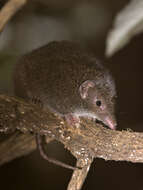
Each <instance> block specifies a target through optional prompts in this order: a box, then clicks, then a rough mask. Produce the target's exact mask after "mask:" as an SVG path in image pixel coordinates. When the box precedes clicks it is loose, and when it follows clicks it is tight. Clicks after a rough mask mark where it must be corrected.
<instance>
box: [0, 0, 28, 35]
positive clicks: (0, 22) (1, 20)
mask: <svg viewBox="0 0 143 190" xmlns="http://www.w3.org/2000/svg"><path fill="white" fill-rule="evenodd" d="M26 2H27V0H9V1H8V2H7V3H6V4H5V5H4V7H3V8H2V9H1V11H0V32H2V30H3V29H4V27H5V25H6V24H7V22H8V21H9V20H10V18H11V17H12V16H13V15H14V14H15V13H16V12H17V11H18V10H19V9H20V8H21V7H22V6H23V5H25V4H26Z"/></svg>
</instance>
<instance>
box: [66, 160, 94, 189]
mask: <svg viewBox="0 0 143 190" xmlns="http://www.w3.org/2000/svg"><path fill="white" fill-rule="evenodd" d="M92 160H93V159H92V158H90V159H84V160H83V159H79V160H77V164H76V166H77V167H81V168H82V169H81V170H79V169H76V170H75V171H74V172H73V175H72V178H71V180H70V182H69V185H68V188H67V190H80V189H81V188H82V185H83V183H84V181H85V178H86V176H87V174H88V171H89V169H90V166H91V163H92Z"/></svg>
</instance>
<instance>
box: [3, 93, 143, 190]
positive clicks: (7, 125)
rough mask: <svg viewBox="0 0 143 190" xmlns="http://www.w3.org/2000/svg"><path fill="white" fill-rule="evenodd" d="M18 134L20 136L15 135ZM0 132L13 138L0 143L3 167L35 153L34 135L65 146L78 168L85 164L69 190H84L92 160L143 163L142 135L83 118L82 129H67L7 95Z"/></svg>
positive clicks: (51, 116) (59, 121) (47, 114)
mask: <svg viewBox="0 0 143 190" xmlns="http://www.w3.org/2000/svg"><path fill="white" fill-rule="evenodd" d="M17 130H18V131H19V132H21V134H20V136H16V135H17V134H15V133H14V131H17ZM0 131H1V133H4V134H6V133H13V135H14V136H13V137H10V139H8V140H5V141H2V142H1V146H0V164H3V163H4V162H6V161H9V160H12V159H14V158H16V157H18V156H20V155H24V154H28V153H29V152H31V151H32V150H34V149H35V148H36V146H35V142H34V134H35V133H39V134H41V135H45V136H46V138H47V143H48V142H49V141H51V140H53V139H55V140H57V141H60V142H61V143H63V144H64V145H65V147H66V148H67V149H68V150H70V152H71V153H72V154H73V155H74V156H75V157H76V158H77V165H78V166H80V164H81V163H82V164H83V165H82V166H83V169H82V170H75V171H74V173H73V177H72V179H71V182H70V184H69V186H68V190H75V189H80V188H81V186H82V184H83V182H84V179H85V177H86V175H87V173H88V170H89V167H90V164H91V162H92V159H93V158H96V157H99V158H103V159H105V160H116V161H119V160H122V161H131V162H143V133H137V132H130V131H113V130H110V129H105V128H104V127H102V126H99V125H97V124H95V123H93V122H92V121H89V120H85V119H83V118H82V119H81V123H80V125H79V126H68V125H67V123H66V122H65V121H63V120H62V119H61V118H58V117H57V116H56V115H55V114H54V113H51V112H50V111H49V110H47V111H44V110H42V109H41V108H40V107H38V106H36V105H32V104H28V103H26V102H24V101H23V100H21V99H17V98H14V97H8V96H5V95H0ZM23 133H24V134H23ZM31 133H32V134H33V135H32V134H31ZM9 151H10V152H11V153H8V152H9ZM75 176H76V177H75Z"/></svg>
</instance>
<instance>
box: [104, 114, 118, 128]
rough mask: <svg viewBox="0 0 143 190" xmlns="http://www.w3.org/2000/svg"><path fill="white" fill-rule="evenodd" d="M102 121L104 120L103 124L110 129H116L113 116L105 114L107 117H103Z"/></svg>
mask: <svg viewBox="0 0 143 190" xmlns="http://www.w3.org/2000/svg"><path fill="white" fill-rule="evenodd" d="M104 122H105V124H106V125H107V126H108V127H109V128H110V129H112V130H115V129H116V126H117V122H116V120H115V119H113V118H111V117H109V116H107V117H106V118H105V121H104Z"/></svg>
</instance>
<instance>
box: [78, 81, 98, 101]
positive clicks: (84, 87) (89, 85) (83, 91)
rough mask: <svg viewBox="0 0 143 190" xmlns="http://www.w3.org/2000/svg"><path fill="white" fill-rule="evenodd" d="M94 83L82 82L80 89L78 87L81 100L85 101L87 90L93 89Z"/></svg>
mask: <svg viewBox="0 0 143 190" xmlns="http://www.w3.org/2000/svg"><path fill="white" fill-rule="evenodd" d="M94 87H95V82H94V81H92V80H86V81H84V82H83V83H82V84H81V85H80V87H79V93H80V96H81V98H82V99H86V98H87V96H88V90H89V88H94Z"/></svg>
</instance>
